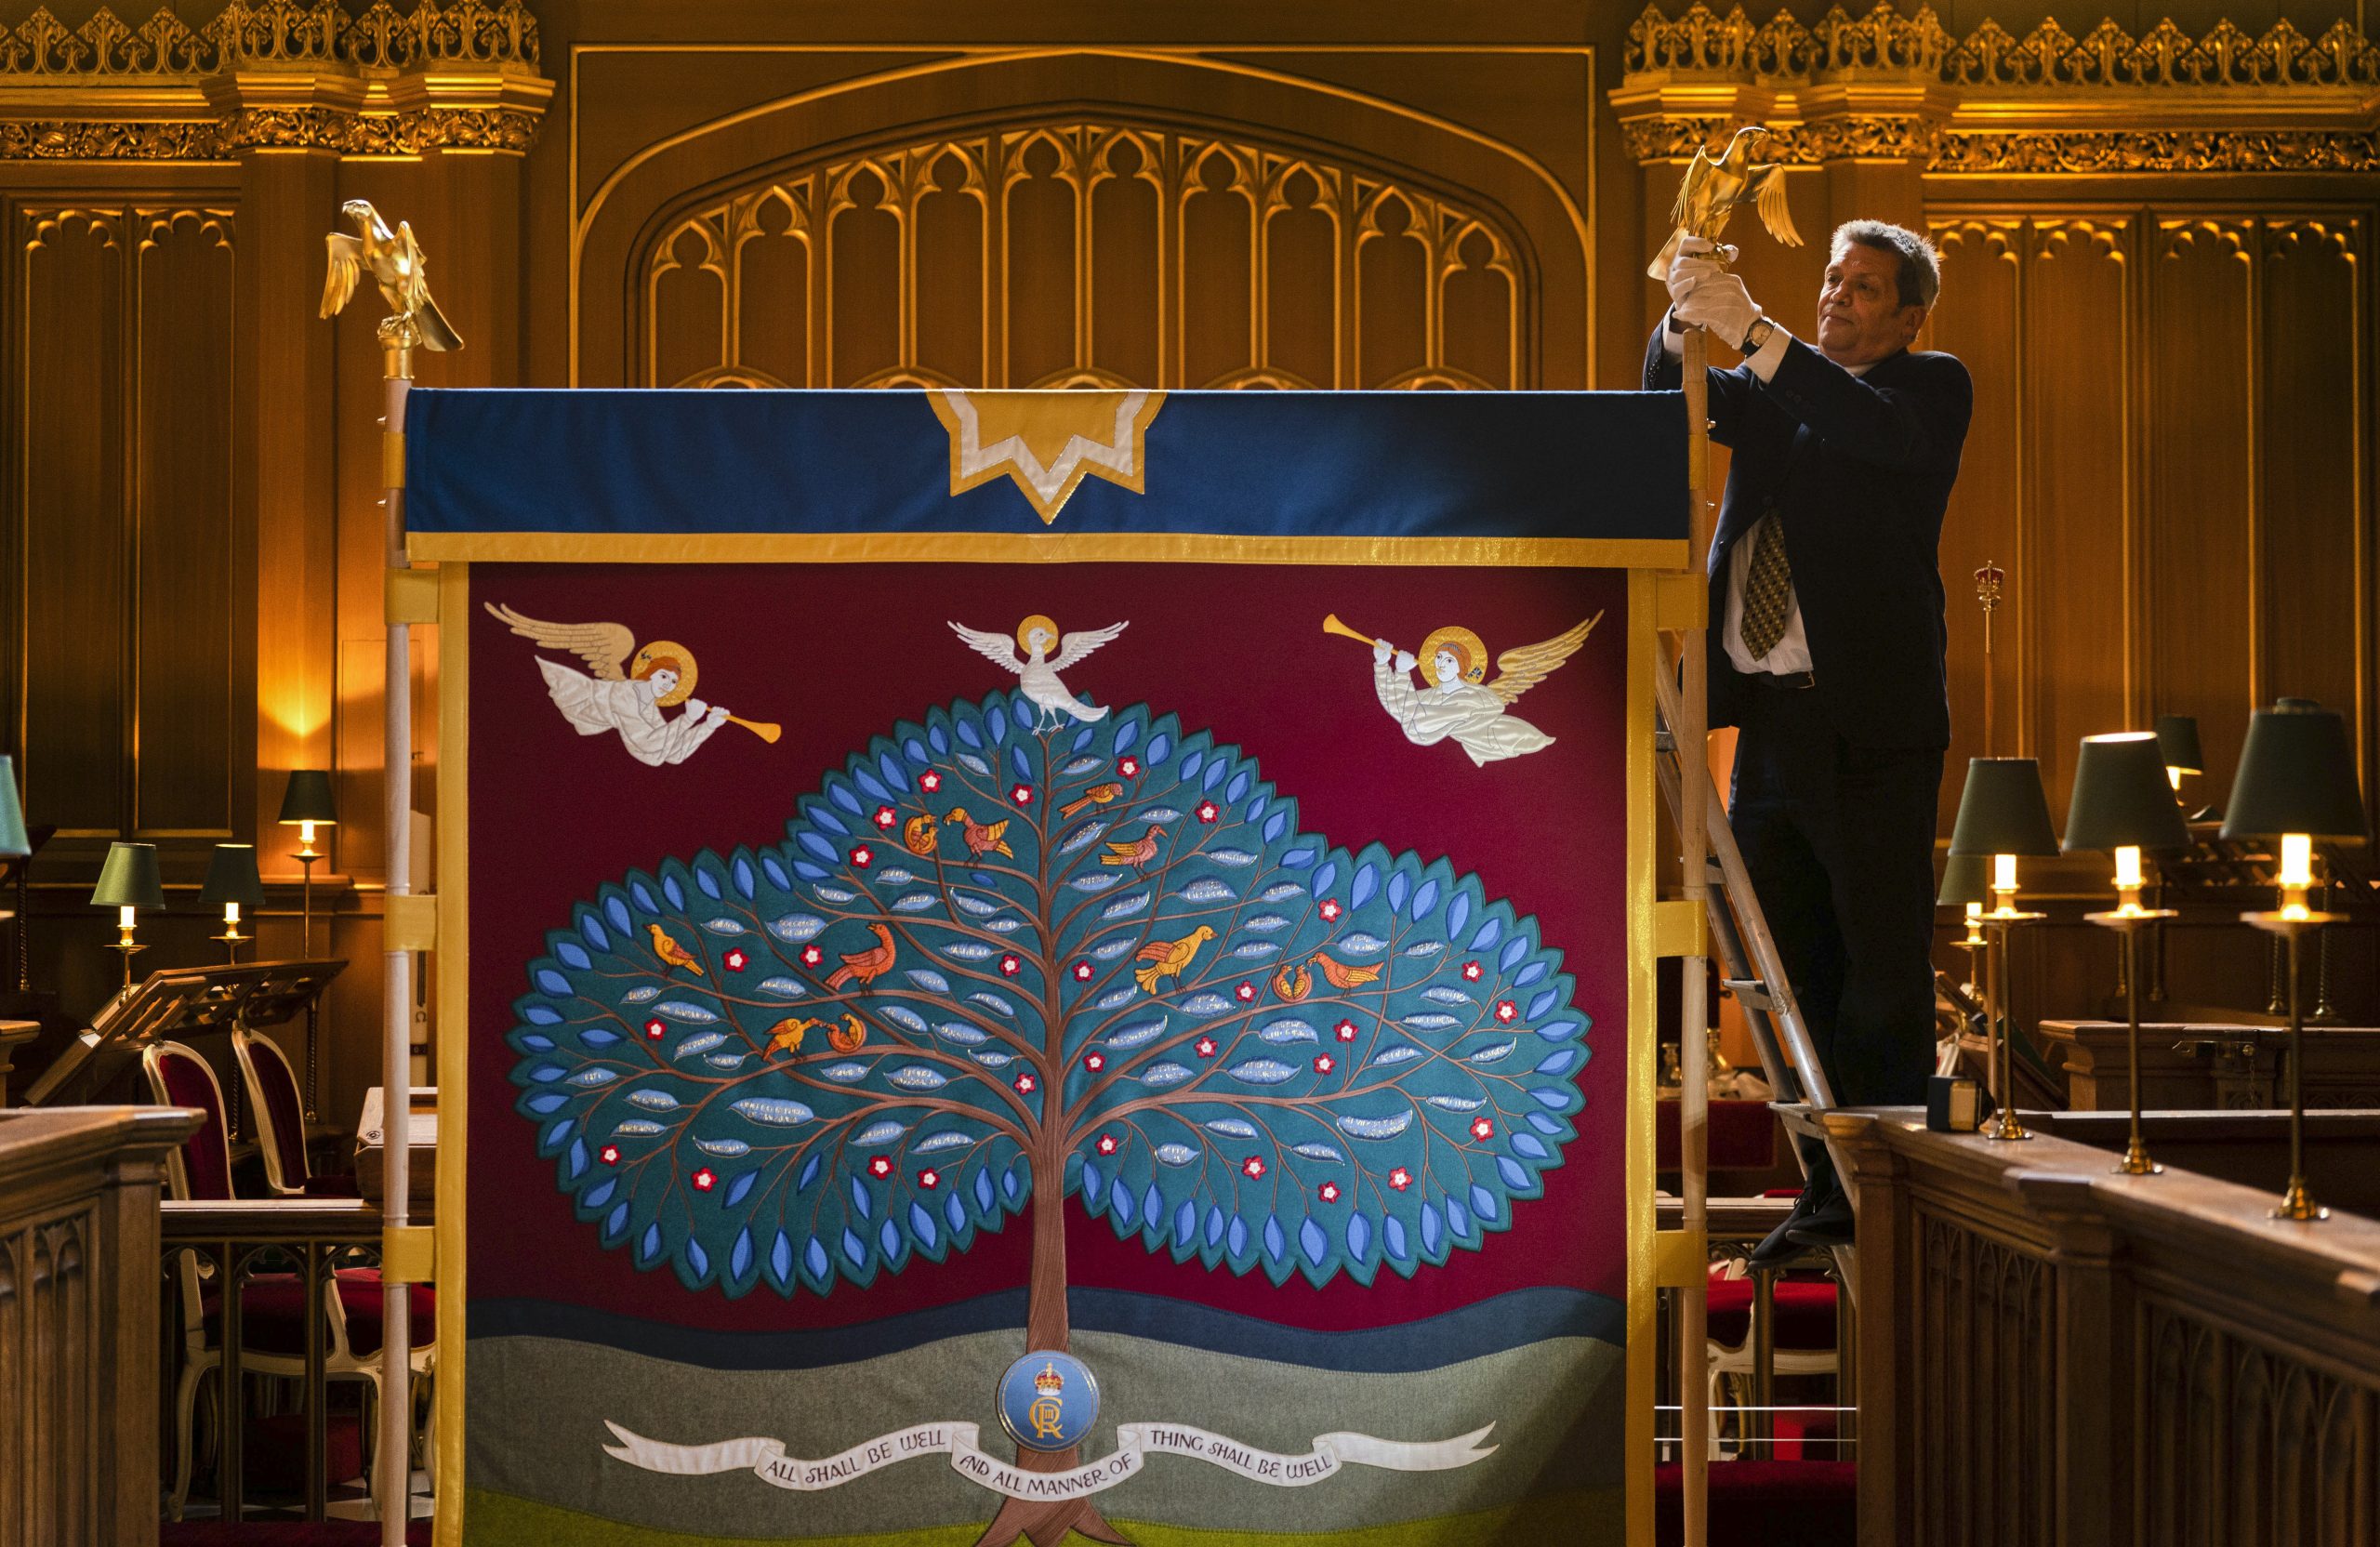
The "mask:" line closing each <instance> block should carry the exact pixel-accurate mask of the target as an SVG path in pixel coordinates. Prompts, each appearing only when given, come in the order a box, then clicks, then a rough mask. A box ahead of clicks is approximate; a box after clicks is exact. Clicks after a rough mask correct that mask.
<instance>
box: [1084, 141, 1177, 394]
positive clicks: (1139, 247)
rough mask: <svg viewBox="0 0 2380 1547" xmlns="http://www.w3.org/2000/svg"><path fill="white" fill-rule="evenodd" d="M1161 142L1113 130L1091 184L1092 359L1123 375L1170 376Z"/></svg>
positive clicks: (1128, 377)
mask: <svg viewBox="0 0 2380 1547" xmlns="http://www.w3.org/2000/svg"><path fill="white" fill-rule="evenodd" d="M1162 155H1163V146H1162V144H1161V142H1159V141H1157V140H1155V139H1144V138H1142V137H1140V136H1138V135H1133V134H1130V133H1118V134H1116V135H1114V136H1112V137H1111V138H1110V139H1109V140H1108V142H1107V144H1106V145H1105V146H1104V149H1103V151H1102V152H1101V157H1100V160H1099V163H1098V165H1097V169H1096V170H1095V172H1094V173H1093V181H1092V183H1091V368H1092V369H1093V370H1096V371H1103V372H1105V373H1106V374H1107V375H1109V376H1112V377H1117V379H1119V380H1123V381H1132V382H1150V381H1162V380H1165V379H1166V372H1165V364H1164V356H1163V350H1164V347H1165V346H1164V342H1163V339H1164V328H1163V324H1162V319H1163V318H1164V316H1165V315H1166V311H1167V308H1166V306H1165V303H1164V289H1165V284H1164V279H1163V277H1162V276H1163V274H1164V272H1165V264H1164V250H1165V229H1166V227H1165V181H1164V178H1163V176H1162V172H1161V165H1160V158H1161V156H1162Z"/></svg>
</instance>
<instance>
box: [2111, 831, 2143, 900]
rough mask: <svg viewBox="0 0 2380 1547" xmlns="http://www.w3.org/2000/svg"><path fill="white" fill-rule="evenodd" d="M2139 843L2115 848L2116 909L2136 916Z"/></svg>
mask: <svg viewBox="0 0 2380 1547" xmlns="http://www.w3.org/2000/svg"><path fill="white" fill-rule="evenodd" d="M2141 884H2142V882H2141V879H2140V845H2138V844H2137V843H2127V844H2124V845H2123V846H2122V847H2121V848H2119V849H2118V850H2116V911H2117V912H2119V913H2122V914H2126V915H2134V916H2136V915H2138V914H2139V913H2140V912H2141V906H2140V888H2141Z"/></svg>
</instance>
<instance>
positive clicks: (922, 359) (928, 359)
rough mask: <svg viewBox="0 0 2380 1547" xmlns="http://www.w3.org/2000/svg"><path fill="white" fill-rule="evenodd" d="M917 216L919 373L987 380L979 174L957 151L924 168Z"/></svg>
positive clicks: (986, 276)
mask: <svg viewBox="0 0 2380 1547" xmlns="http://www.w3.org/2000/svg"><path fill="white" fill-rule="evenodd" d="M923 176H924V177H925V179H927V180H926V185H925V191H924V192H923V193H922V194H921V195H920V196H919V200H918V213H917V236H916V242H917V254H916V259H915V261H916V267H917V274H918V284H917V324H916V326H917V336H916V337H915V338H914V339H913V340H912V342H911V348H912V350H913V358H914V359H915V360H916V361H917V363H918V365H919V369H920V370H922V371H925V372H930V373H932V375H935V376H938V377H943V378H944V379H945V380H949V381H980V380H982V379H983V378H984V375H985V371H984V364H985V362H984V298H985V294H986V293H987V292H988V291H989V289H990V284H989V277H990V264H989V262H988V259H987V257H986V253H985V230H984V186H983V177H982V173H981V170H980V168H978V167H977V166H976V165H975V164H974V163H973V162H972V160H970V159H969V158H968V157H966V156H964V155H962V154H961V153H960V152H959V151H958V150H957V149H956V148H951V149H945V151H943V152H942V153H941V154H939V155H937V156H935V157H934V158H933V159H932V162H931V163H930V164H929V165H927V166H926V167H925V170H924V173H923Z"/></svg>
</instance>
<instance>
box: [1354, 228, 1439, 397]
mask: <svg viewBox="0 0 2380 1547" xmlns="http://www.w3.org/2000/svg"><path fill="white" fill-rule="evenodd" d="M1429 269H1430V249H1429V245H1428V244H1427V242H1425V241H1424V240H1423V238H1422V234H1421V231H1420V229H1419V226H1418V224H1417V222H1416V220H1415V218H1414V213H1413V206H1412V205H1409V204H1408V203H1407V202H1406V201H1405V200H1404V199H1403V198H1401V197H1399V196H1398V195H1397V194H1396V193H1395V192H1392V191H1390V190H1386V189H1376V190H1373V191H1372V195H1371V198H1370V201H1369V204H1368V205H1367V207H1366V208H1365V211H1364V230H1363V231H1362V232H1361V233H1360V234H1359V235H1358V237H1357V239H1356V246H1355V319H1356V321H1355V350H1356V354H1355V384H1356V385H1357V386H1359V387H1384V386H1386V385H1387V384H1388V383H1390V382H1392V381H1395V380H1396V379H1397V378H1398V377H1403V376H1406V375H1408V374H1409V373H1412V372H1416V371H1420V370H1421V369H1423V368H1424V367H1426V366H1427V365H1428V364H1429V361H1430V341H1429V336H1430V331H1431V330H1430V316H1431V306H1430V272H1429Z"/></svg>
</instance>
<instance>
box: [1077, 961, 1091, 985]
mask: <svg viewBox="0 0 2380 1547" xmlns="http://www.w3.org/2000/svg"><path fill="white" fill-rule="evenodd" d="M1074 970H1075V981H1076V982H1077V983H1089V982H1090V981H1091V963H1090V962H1088V961H1078V962H1076V963H1075V969H1074Z"/></svg>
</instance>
